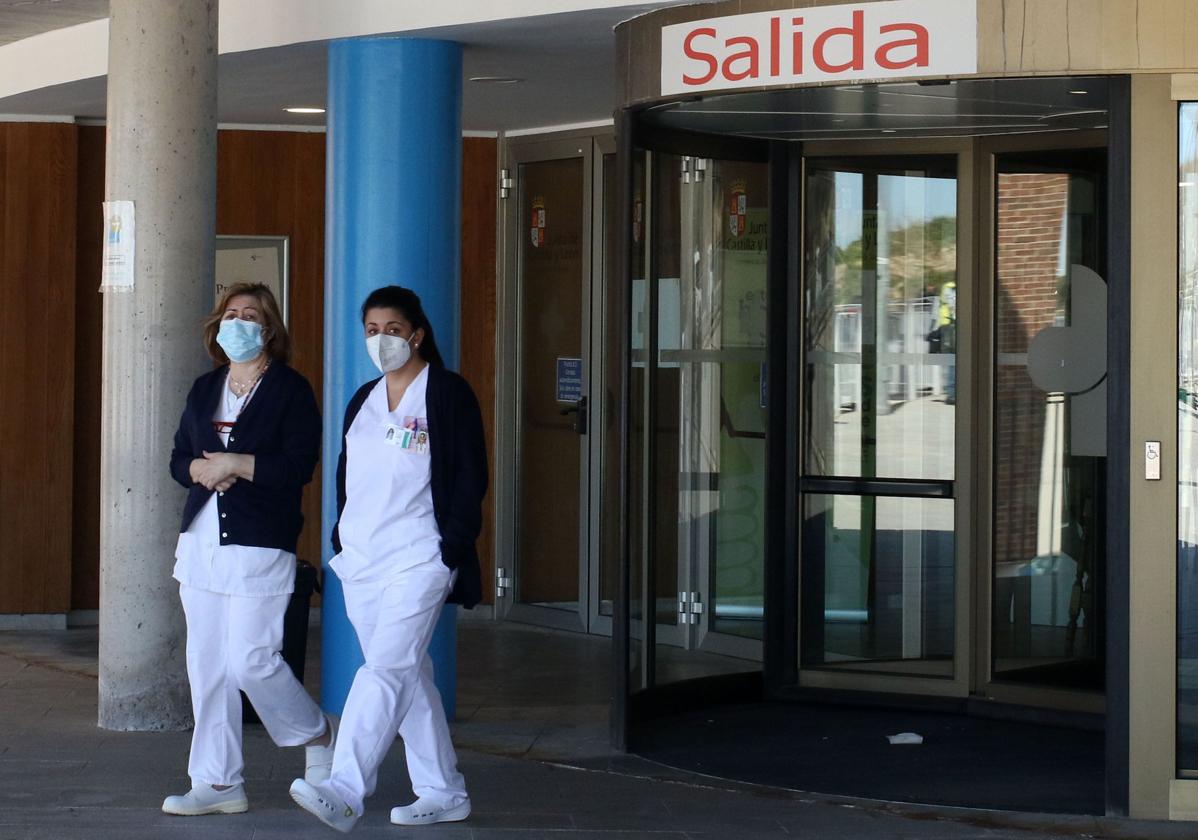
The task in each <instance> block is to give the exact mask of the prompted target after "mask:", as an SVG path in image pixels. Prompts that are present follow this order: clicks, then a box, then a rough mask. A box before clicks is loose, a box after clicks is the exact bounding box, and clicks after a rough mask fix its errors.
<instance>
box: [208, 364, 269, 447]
mask: <svg viewBox="0 0 1198 840" xmlns="http://www.w3.org/2000/svg"><path fill="white" fill-rule="evenodd" d="M269 367H270V359H267V360H266V364H264V365H263V366H262V369H261V370H260V371H258V373H257V374H256V375H255V376H254V378H253V379H251V380H250V381H249V383H247V384H246V385H245V386H244V387H245V390H244V391H243V392H242V393H240V394H239V393H237V391H236V389H235V388H234V387H233V383H234V381H235V380H234V379H233V369H232V368H229V376H228V381H229V387H228V388H226V389H225V414H226V415H227V414H228V413H229V411H231V410H232V408H233V406H234V405H236V404H237V401H238V400H240V401H241V405H240V407H238V409H237V416H236V417H234V418H233V419H232V420H213V421H212V428H214V429H216V432H217V434H221V435H227V434H229V433H231V432H232V431H233V427H234V426H236V425H237V421H238V420H240V419H241V412H243V411H245V407H246V406H247V405H249V403H250V397H251V396H252V395H253V393H254V389H255V388H257V387H258V383H259V382H260V381H261V380H262V375H263V374H264V373H266V369H267V368H269ZM230 393H231V394H232V395H233V396H234V398H235V399H234V400H233V402H232V403H230V401H229V394H230ZM223 439H224V438H222V440H223Z"/></svg>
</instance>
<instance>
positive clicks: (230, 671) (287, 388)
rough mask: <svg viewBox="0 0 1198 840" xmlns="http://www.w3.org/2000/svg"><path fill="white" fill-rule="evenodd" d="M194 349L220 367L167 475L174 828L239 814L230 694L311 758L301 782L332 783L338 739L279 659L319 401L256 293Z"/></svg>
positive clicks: (212, 320) (195, 396)
mask: <svg viewBox="0 0 1198 840" xmlns="http://www.w3.org/2000/svg"><path fill="white" fill-rule="evenodd" d="M204 346H205V348H206V349H207V351H208V354H209V355H210V356H211V357H212V359H213V360H214V361H215V362H216V363H217V364H218V365H219V367H217V368H216V369H215V370H213V371H211V372H210V373H206V374H204V375H203V376H201V377H200V378H199V379H197V380H196V381H195V384H194V385H193V386H192V388H191V393H189V394H188V395H187V403H186V405H185V406H184V408H183V417H182V419H181V420H180V421H179V430H178V432H176V433H175V445H174V450H173V451H172V452H171V462H170V469H171V475H172V476H173V477H174V479H175V480H176V481H178V482H179V483H180V484H182V485H183V486H184V487H186V488H187V504H186V506H185V507H184V511H183V523H182V525H181V527H180V529H179V530H180V534H179V542H178V546H177V548H176V550H175V559H176V562H175V570H174V576H175V579H176V580H178V581H179V597H180V599H181V600H182V602H183V610H184V613H185V615H186V618H187V676H188V681H189V682H190V683H191V705H192V712H193V715H194V718H195V730H194V733H193V735H192V741H191V757H190V760H189V762H188V774H189V775H190V776H191V784H192V787H191V790H190V791H189V792H188V793H186V794H182V795H179V796H168V797H167V798H166V801H164V802H163V803H162V810H163V811H165V812H166V813H168V814H177V815H180V816H198V815H201V814H235V813H240V812H242V811H244V810H246V808H247V807H248V802H247V799H246V796H245V790H244V787H243V784H242V781H243V780H242V775H241V770H242V763H243V760H242V754H241V698H240V695H239V694H238V690H239V689H240V690H241V691H244V692H245V693H246V695H247V696H248V697H249V698H250V701H251V702H252V703H253V704H254V708H255V710H256V711H257V712H258V715H259V717H260V718H261V719H262V722H263V724H265V726H266V730H267V732H268V733H269V734H270V736H271V738H273V739H274V742H275V743H276V744H278V745H279V746H299V745H301V744H302V745H306V746H307V753H306V764H307V766H306V769H305V776H306V777H307V778H309V779H311V780H313V781H321V780H323V779H326V778H327V777H328V774H329V771H330V768H331V766H332V755H333V747H332V740H333V737H334V723H333V721H332V719H329V718H326V717H325V716H324V715H323V714H322V713H321V711H320V708H319V707H318V706H317V705H316V704H315V703H314V702H313V701H312V699H311V698H310V697H309V696H308V694H307V692H306V691H304V688H303V686H302V685H300V683H299V682H298V681H297V680H296V679H295V677H294V676H293V675H292V673H291V670H290V669H289V668H288V667H287V664H286V663H285V662H284V661H283V658H282V656H281V655H280V653H279V650H280V648H281V647H282V642H283V613H284V612H285V611H286V609H287V603H288V601H289V600H290V598H291V592H292V590H293V588H294V586H295V563H296V560H295V544H296V539H297V538H298V537H299V532H300V528H301V526H302V525H303V515H302V514H301V513H300V496H301V492H302V490H303V486H304V485H305V484H307V483H308V482H309V481H311V480H312V472H313V470H314V469H315V468H316V459H317V456H318V454H319V451H320V413H319V410H318V409H317V407H316V398H315V397H314V396H313V394H312V386H310V385H309V384H308V381H307V380H306V379H304V377H302V376H301V375H300V374H298V373H296V372H295V371H294V370H292V369H291V368H290V367H288V365H287V362H288V360H289V358H290V355H291V342H290V339H289V338H288V335H287V330H286V327H284V325H283V319H282V317H281V316H280V314H279V307H278V304H277V303H276V301H275V298H274V295H273V294H272V293H271V291H270V289H268V288H267V287H266V286H263V285H261V284H253V285H250V284H244V283H243V284H237V285H235V286H232V287H231V288H229V289H228V290H227V291H226V292H225V293H224V294H223V295H222V296H221V300H220V303H219V304H218V305H217V306H216V308H215V309H214V310H213V312H212V314H211V315H210V316H209V317H208V320H207V321H206V322H205V324H204Z"/></svg>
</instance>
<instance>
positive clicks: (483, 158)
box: [461, 137, 499, 604]
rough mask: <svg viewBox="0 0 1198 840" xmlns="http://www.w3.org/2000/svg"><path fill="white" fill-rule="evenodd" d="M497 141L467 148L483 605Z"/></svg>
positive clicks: (469, 349)
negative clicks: (483, 460)
mask: <svg viewBox="0 0 1198 840" xmlns="http://www.w3.org/2000/svg"><path fill="white" fill-rule="evenodd" d="M498 150H499V144H498V141H496V140H494V139H491V138H487V137H468V138H466V139H465V140H464V141H463V146H462V320H461V336H462V338H461V368H462V371H461V372H462V375H463V376H465V377H466V379H467V380H469V382H470V385H471V386H472V387H473V388H474V393H475V394H476V395H478V402H479V404H480V406H481V407H482V414H483V425H484V427H485V428H486V431H487V458H488V460H489V461H490V465H491V476H492V484H491V492H489V493H488V494H487V500H486V503H485V505H484V507H483V530H482V534H481V536H480V537H479V540H478V553H479V560H480V562H481V564H482V573H483V603H485V604H490V603H492V601H493V600H494V594H495V590H494V587H493V586H491V585H490V582H491V581H493V580H494V579H495V572H494V568H495V561H494V557H495V492H494V487H495V485H494V475H495V318H496V311H497V310H496V306H497V302H496V294H497V288H498V287H497V285H496V272H495V257H496V252H495V247H496V243H495V239H496V224H497V216H496V214H497V206H496V205H497V201H498V195H497V183H498V180H497V179H498V177H499V174H498V158H497V156H498Z"/></svg>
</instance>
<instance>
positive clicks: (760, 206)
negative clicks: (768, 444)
mask: <svg viewBox="0 0 1198 840" xmlns="http://www.w3.org/2000/svg"><path fill="white" fill-rule="evenodd" d="M652 166H653V178H652V195H651V201H650V202H649V205H650V206H651V208H652V212H651V214H650V221H651V233H650V240H651V246H650V247H651V253H652V261H651V269H650V272H649V273H650V278H649V282H648V283H642V282H641V281H640V280H639V279H638V277H637V275H636V273H635V267H634V277H633V290H632V294H633V307H632V310H633V311H632V351H633V372H632V379H633V383H634V385H636V383H638V381H642V380H641V378H642V377H643V383H644V384H643V388H641V387H638V388H637V390H638V391H639V392H641V393H642V395H643V396H642V397H641V398H640V402H637V401H636V400H635V399H634V405H633V409H634V411H636V410H639V411H641V412H643V414H644V417H645V420H644V423H643V426H642V427H641V428H647V429H651V430H652V432H651V435H650V437H649V443H650V446H649V448H650V451H649V452H647V453H645V452H642V451H640V450H639V449H638V446H639V444H640V441H639V439H637V438H636V433H635V430H636V428H637V424H636V423H635V422H634V440H633V448H634V450H636V451H635V452H634V453H633V455H634V457H635V458H637V459H638V460H640V461H641V463H642V464H643V466H642V467H641V468H640V473H639V475H638V474H637V469H636V468H635V467H634V469H633V470H632V472H633V477H634V478H635V479H637V483H639V484H642V485H643V486H644V488H645V489H644V491H643V493H644V496H643V497H642V499H643V501H644V502H645V503H646V504H647V508H648V513H647V515H648V519H649V521H650V522H651V523H652V526H651V527H649V528H648V529H647V531H646V534H645V546H646V549H647V554H648V556H649V562H648V563H646V564H645V567H646V568H645V570H644V576H645V585H644V587H643V590H642V591H643V597H642V599H641V603H642V604H653V605H655V610H654V618H655V620H654V621H653V624H652V630H651V633H652V642H651V643H650V644H649V647H650V648H651V651H652V653H651V658H652V667H651V669H650V675H649V678H648V680H647V681H646V684H647V685H648V686H660V685H664V684H668V683H673V682H677V681H679V680H684V679H690V678H694V677H705V676H715V675H722V674H730V673H738V672H754V671H758V670H760V668H761V665H760V658H761V635H762V623H763V611H762V604H763V580H764V544H765V536H764V510H765V427H766V424H765V415H766V410H765V404H764V398H765V394H764V391H763V389H762V378H763V374H764V364H765V360H766V352H765V338H766V336H765V331H766V318H765V314H766V313H765V302H766V295H765V285H766V246H767V242H768V233H769V232H768V228H767V221H768V189H767V177H766V171H767V168H766V165H765V164H764V163H742V162H731V161H716V160H700V159H695V158H684V157H678V156H672V155H666V154H656V155H653V157H652ZM634 175H635V173H634ZM634 191H635V186H634ZM633 202H634V204H633V220H634V221H633V224H634V226H635V225H636V219H637V218H638V214H639V212H640V210H639V209H638V206H637V199H636V197H635V196H634V198H633ZM636 233H637V231H636V230H634V237H633V238H634V241H635V240H636ZM635 253H636V252H635V250H634V262H635V260H636V256H635ZM634 501H635V500H634ZM635 562H636V558H634V564H635ZM635 609H636V605H635V604H634V605H633V610H634V611H635ZM635 626H636V624H635V621H634V623H633V627H634V630H635ZM645 629H646V631H648V630H649V628H647V627H646V628H645ZM635 647H636V645H635V642H634V649H635Z"/></svg>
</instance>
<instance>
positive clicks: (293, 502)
mask: <svg viewBox="0 0 1198 840" xmlns="http://www.w3.org/2000/svg"><path fill="white" fill-rule="evenodd" d="M228 371H229V367H228V365H223V366H221V367H219V368H217V369H215V370H213V371H211V372H210V373H206V374H204V375H203V376H201V377H200V378H199V379H197V380H196V381H195V384H194V385H192V386H191V393H189V394H188V395H187V403H186V404H185V406H184V408H183V417H182V418H181V419H180V420H179V431H177V432H175V448H174V450H173V451H172V452H171V476H172V477H173V478H174V479H175V481H177V482H179V483H180V484H182V485H183V486H184V487H186V488H187V504H186V506H185V507H184V509H183V524H182V525H181V526H180V528H179V530H180V532H183V531H186V530H187V528H188V526H189V525H191V521H192V520H193V519H195V517H196V514H198V513H199V512H200V509H201V508H203V507H204V504H205V503H206V502H207V501H208V498H209V497H210V496H211V495H212V493H213V491H212V490H207V489H205V488H204V485H202V484H196V483H195V482H194V481H192V480H191V462H192V461H193V460H194V459H196V458H202V457H204V451H205V450H207V451H208V452H238V453H243V454H246V455H253V456H254V480H253V481H246V480H244V479H238V480H237V481H236V482H235V483H234V484H233V486H232V487H230V488H229V489H228V490H226V491H225V492H223V493H221V494H220V495H219V497H218V498H217V500H216V504H217V509H218V511H219V512H220V526H221V527H220V531H221V533H220V544H221V545H246V546H259V547H262V548H279V549H283V550H284V551H290V552H292V553H294V552H295V543H296V540H297V539H298V538H299V533H300V528H302V527H303V524H304V516H303V514H302V513H301V512H300V497H301V493H302V491H303V488H304V485H305V484H307V483H308V482H309V481H311V480H312V472H313V471H314V470H315V469H316V460H317V458H319V456H320V410H319V409H318V408H317V407H316V397H315V396H314V395H313V393H312V386H311V385H309V384H308V380H307V379H305V378H304V377H303V376H301V375H300V374H299V373H296V372H295V371H294V370H292V369H291V368H290V367H288V366H287V365H285V364H283V363H282V362H272V363H271V365H270V367H269V368H267V370H266V373H264V374H263V375H262V381H261V382H259V383H258V388H257V390H256V391H255V393H254V396H253V398H251V399H250V401H249V403H248V404H246V407H245V411H243V412H242V413H241V416H240V417H238V418H237V425H236V426H235V427H234V428H233V433H232V434H231V435H230V436H229V444H228V446H227V447H226V446H224V445H223V444H221V442H220V437H219V436H218V435H217V433H216V430H215V429H213V428H212V417H213V415H214V414H215V413H216V409H217V406H218V405H219V402H218V401H219V400H220V399H221V395H222V392H223V391H224V388H225V379H226V377H227V376H228Z"/></svg>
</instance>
